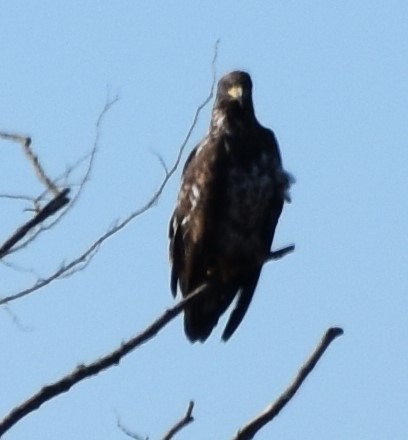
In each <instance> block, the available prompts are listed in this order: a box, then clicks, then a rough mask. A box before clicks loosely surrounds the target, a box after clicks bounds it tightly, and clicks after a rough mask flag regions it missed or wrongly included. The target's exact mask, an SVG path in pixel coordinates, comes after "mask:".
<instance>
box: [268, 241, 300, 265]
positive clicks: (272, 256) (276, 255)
mask: <svg viewBox="0 0 408 440" xmlns="http://www.w3.org/2000/svg"><path fill="white" fill-rule="evenodd" d="M294 250H295V245H294V244H291V245H289V246H286V247H284V248H281V249H278V250H277V251H272V252H270V253H269V255H268V258H267V259H266V261H270V260H280V259H281V258H283V257H284V256H285V255H287V254H290V253H292V252H293V251H294Z"/></svg>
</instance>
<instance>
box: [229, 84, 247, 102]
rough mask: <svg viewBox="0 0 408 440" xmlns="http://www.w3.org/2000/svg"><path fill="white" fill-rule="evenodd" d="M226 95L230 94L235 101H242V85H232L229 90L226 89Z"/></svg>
mask: <svg viewBox="0 0 408 440" xmlns="http://www.w3.org/2000/svg"><path fill="white" fill-rule="evenodd" d="M228 95H230V96H231V98H233V99H236V100H237V101H239V102H241V101H242V95H243V93H242V87H241V86H232V87H231V88H230V89H229V90H228Z"/></svg>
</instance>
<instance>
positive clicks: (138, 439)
mask: <svg viewBox="0 0 408 440" xmlns="http://www.w3.org/2000/svg"><path fill="white" fill-rule="evenodd" d="M116 426H117V427H118V428H119V429H120V430H121V431H122V432H123V434H125V435H127V436H128V437H130V438H133V439H134V440H149V437H145V438H143V437H142V436H141V435H139V434H136V432H133V431H131V430H130V429H129V428H127V427H126V426H125V425H124V424H123V423H122V422H121V420H120V418H119V416H118V415H116Z"/></svg>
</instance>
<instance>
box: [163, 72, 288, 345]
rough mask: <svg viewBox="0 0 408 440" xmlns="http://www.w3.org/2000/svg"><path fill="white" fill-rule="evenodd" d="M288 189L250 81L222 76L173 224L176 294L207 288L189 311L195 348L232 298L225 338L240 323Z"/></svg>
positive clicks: (186, 317) (242, 74)
mask: <svg viewBox="0 0 408 440" xmlns="http://www.w3.org/2000/svg"><path fill="white" fill-rule="evenodd" d="M289 185H290V176H289V175H288V174H287V173H286V172H285V170H284V169H283V168H282V161H281V157H280V152H279V147H278V144H277V141H276V139H275V136H274V134H273V132H272V131H271V130H268V129H266V128H264V127H262V126H261V125H260V124H259V122H258V121H257V119H256V117H255V113H254V108H253V104H252V82H251V78H250V76H249V75H248V74H247V73H245V72H231V73H229V74H227V75H225V76H224V77H223V78H221V80H220V81H219V83H218V90H217V97H216V100H215V104H214V108H213V112H212V117H211V124H210V129H209V133H208V135H207V136H206V137H205V138H204V139H203V140H202V141H201V142H200V143H199V144H198V145H197V147H196V148H195V149H194V150H193V151H192V153H191V154H190V156H189V158H188V159H187V162H186V164H185V166H184V170H183V178H182V184H181V189H180V193H179V196H178V200H177V206H176V209H175V211H174V213H173V216H172V218H171V220H170V232H169V235H170V259H171V262H172V271H171V290H172V293H173V295H174V296H176V293H177V286H178V285H179V287H180V290H181V293H182V295H183V297H185V296H187V295H188V294H189V293H190V292H192V291H193V290H194V289H196V288H197V287H199V286H201V285H203V284H206V285H207V288H206V292H205V293H204V294H203V295H200V297H199V298H198V299H197V300H195V301H193V302H192V303H191V305H190V306H189V307H187V308H186V310H185V312H184V327H185V332H186V335H187V337H188V338H189V339H190V340H191V341H192V342H194V341H196V340H200V341H205V340H206V339H207V337H208V336H209V335H210V333H211V331H212V329H213V328H214V327H215V325H216V324H217V322H218V319H219V318H220V316H221V315H222V314H223V313H224V312H225V311H226V309H227V308H228V307H229V306H230V304H231V303H232V301H233V300H234V298H235V297H237V301H236V304H235V308H234V309H233V311H232V313H231V315H230V317H229V320H228V322H227V325H226V327H225V330H224V333H223V336H222V337H223V339H224V340H227V339H228V338H229V337H230V336H231V335H232V334H233V333H234V331H235V330H236V329H237V327H238V325H239V324H240V322H241V321H242V319H243V317H244V315H245V313H246V311H247V309H248V306H249V304H250V302H251V299H252V296H253V293H254V290H255V288H256V285H257V282H258V278H259V275H260V272H261V269H262V266H263V264H264V263H265V261H266V259H267V257H268V255H269V253H270V248H271V245H272V240H273V236H274V233H275V228H276V225H277V223H278V219H279V216H280V214H281V211H282V207H283V203H284V201H285V199H286V200H288V193H287V191H288V188H289Z"/></svg>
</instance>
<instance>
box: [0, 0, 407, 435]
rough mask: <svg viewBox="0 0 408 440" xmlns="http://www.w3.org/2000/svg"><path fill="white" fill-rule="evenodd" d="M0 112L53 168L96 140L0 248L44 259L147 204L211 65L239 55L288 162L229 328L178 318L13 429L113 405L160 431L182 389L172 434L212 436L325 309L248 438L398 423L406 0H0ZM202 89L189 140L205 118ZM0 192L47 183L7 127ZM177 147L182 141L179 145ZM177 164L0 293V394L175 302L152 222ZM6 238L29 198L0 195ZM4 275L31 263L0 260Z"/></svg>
mask: <svg viewBox="0 0 408 440" xmlns="http://www.w3.org/2000/svg"><path fill="white" fill-rule="evenodd" d="M1 12H2V26H1V28H0V49H1V54H2V57H1V58H2V62H1V66H0V115H1V122H0V129H1V130H4V131H13V132H19V133H24V134H29V135H30V136H32V138H33V148H34V149H35V151H36V153H37V154H38V155H39V157H40V158H41V160H42V162H43V164H44V166H45V167H46V169H47V171H48V172H49V174H51V175H52V176H54V177H55V176H58V175H59V174H60V173H61V172H63V171H64V169H65V167H66V166H67V165H69V164H71V163H73V162H75V161H76V160H77V159H78V158H79V157H81V156H83V155H84V154H86V153H87V152H88V151H89V150H90V149H91V147H92V143H93V139H94V134H95V121H96V119H97V117H98V114H99V113H100V111H101V109H102V108H103V105H104V103H105V101H106V96H107V93H110V94H111V96H114V95H115V94H116V93H118V94H119V95H120V101H119V102H118V103H117V104H116V105H115V106H114V107H113V108H112V109H111V111H110V112H109V113H108V115H107V116H106V119H105V121H104V123H103V126H102V131H101V140H100V149H99V151H98V156H97V160H96V164H95V167H94V169H93V173H92V177H91V180H90V181H89V184H88V186H87V188H86V191H85V193H84V194H83V196H82V197H81V199H80V201H79V203H78V205H77V206H76V207H75V209H74V210H73V211H72V212H71V213H70V214H69V215H68V216H66V217H65V218H64V220H63V221H62V222H61V223H60V224H59V225H58V226H57V227H56V228H55V229H53V230H52V231H50V232H49V233H47V234H46V235H43V236H42V237H41V239H40V240H38V241H37V242H36V243H34V244H33V246H32V247H30V248H29V249H27V250H25V251H24V252H22V253H20V254H19V255H16V256H15V257H13V258H12V259H10V261H11V262H13V263H16V264H19V265H21V266H23V267H29V268H33V269H35V271H36V272H37V273H38V274H40V275H41V276H46V275H47V274H48V273H50V272H51V271H52V270H54V269H55V268H57V267H58V266H59V264H60V263H61V261H63V260H64V259H65V260H68V259H69V258H72V257H75V256H76V255H77V254H78V253H80V252H81V251H83V250H84V249H85V248H86V247H87V246H88V245H89V244H90V243H91V242H92V241H93V240H94V239H95V238H97V237H98V236H99V235H100V234H102V233H103V232H105V231H106V229H107V228H108V227H109V226H110V225H112V223H113V222H114V221H115V220H117V219H120V218H124V217H125V216H126V215H127V214H128V213H129V212H131V211H132V210H134V209H136V208H137V207H139V206H141V205H142V204H143V203H144V202H145V201H146V200H147V199H148V198H149V196H150V195H151V194H152V193H153V192H154V190H155V189H157V188H158V186H159V184H160V182H161V179H162V177H163V172H162V169H161V167H160V164H159V162H158V160H157V157H156V156H155V154H156V153H159V154H160V155H161V156H162V157H163V158H164V160H165V161H166V162H167V163H169V164H170V163H172V161H173V160H174V159H175V157H176V155H177V152H178V149H179V146H180V144H181V142H182V140H183V138H184V136H185V134H186V132H187V130H188V128H189V125H190V123H191V120H192V117H193V115H194V112H195V109H196V107H197V106H198V105H199V104H200V103H201V102H202V101H203V99H204V98H205V97H206V96H207V95H208V92H209V89H210V85H211V59H212V56H213V52H214V44H215V41H216V40H217V39H218V38H220V39H221V43H220V47H219V57H218V60H217V65H216V69H217V78H219V77H220V76H221V75H222V74H224V73H226V72H228V71H230V70H233V69H237V68H240V69H246V70H248V71H249V72H250V73H251V75H252V78H253V82H254V101H255V108H256V112H257V116H258V118H259V120H260V121H261V122H262V123H263V124H264V125H266V126H269V127H272V128H273V129H274V131H275V133H276V135H277V137H278V139H279V142H280V145H281V150H282V156H283V160H284V164H285V166H286V168H287V169H288V170H289V171H291V172H292V173H293V174H294V175H295V176H296V179H297V183H296V185H295V186H294V187H293V190H292V196H293V203H292V204H291V205H287V206H286V208H285V210H284V212H283V215H282V217H281V221H280V223H279V226H278V229H277V233H276V238H275V243H274V246H276V247H280V246H284V245H287V244H289V243H292V242H294V243H296V246H297V248H296V252H295V253H294V254H292V255H290V256H287V257H286V258H285V259H283V260H281V261H279V262H276V263H271V264H269V265H267V266H266V267H265V269H264V271H263V274H262V278H261V281H260V283H259V286H258V289H257V291H256V295H255V298H254V301H253V304H252V305H251V307H250V310H249V312H248V314H247V316H246V318H245V320H244V322H243V323H242V325H241V327H240V328H239V330H238V331H237V333H236V334H235V335H234V337H233V338H232V340H231V341H230V342H228V343H227V344H224V343H221V342H220V334H221V331H222V328H223V324H224V323H225V320H223V322H221V323H220V325H219V327H218V328H217V330H216V332H215V333H214V334H213V335H212V337H211V338H210V339H209V340H208V341H207V342H206V344H204V345H197V344H196V345H190V344H189V343H188V342H187V341H186V339H185V337H184V334H183V331H182V320H181V319H177V320H176V321H174V322H173V323H172V324H171V325H169V326H168V327H167V328H166V329H165V330H164V331H163V333H161V334H160V335H159V336H158V337H157V338H156V339H155V340H154V341H152V342H150V343H149V344H148V345H146V346H144V347H143V348H142V349H140V350H138V351H136V352H134V353H133V354H131V355H130V356H128V357H127V358H126V359H125V360H124V361H123V362H122V363H121V365H120V366H118V367H116V368H113V369H111V370H108V371H106V372H104V373H102V374H100V375H99V376H97V377H94V378H92V379H90V380H87V381H85V382H83V383H81V384H79V385H77V386H76V387H75V388H74V389H72V390H71V392H69V393H68V394H66V395H63V396H60V397H58V398H56V399H54V400H53V401H51V402H49V403H47V404H45V405H44V406H43V407H42V408H40V409H39V410H38V411H36V412H34V413H33V414H31V415H30V416H29V417H27V418H26V419H24V420H23V421H21V422H20V423H19V424H18V425H17V426H16V427H15V428H13V429H12V430H10V431H9V433H8V434H7V438H8V439H10V440H25V439H27V438H38V439H40V438H41V439H43V440H48V439H49V440H51V439H55V438H58V439H60V440H64V439H72V438H78V439H80V438H84V439H85V438H98V439H122V438H126V437H125V436H124V434H123V433H121V432H120V431H119V430H118V428H117V427H116V413H118V414H119V415H120V418H121V420H122V422H123V423H124V424H125V425H126V426H128V427H129V428H131V429H133V430H134V431H136V432H138V433H140V434H141V435H145V436H146V435H149V438H151V439H158V438H160V436H161V435H162V434H163V433H164V432H165V431H166V429H167V428H168V427H169V426H170V425H171V424H172V423H173V422H174V420H175V419H177V418H178V417H179V416H181V414H182V413H183V412H184V411H185V409H186V407H187V404H188V401H189V400H190V399H194V400H195V402H196V407H195V410H194V415H195V418H196V421H195V422H194V423H193V424H192V425H191V426H189V427H188V428H186V429H185V430H184V431H183V432H182V433H180V434H179V435H178V436H177V439H180V440H183V439H191V438H194V439H196V440H201V439H202V440H204V439H206V440H207V439H228V438H231V437H232V435H233V434H234V433H235V431H236V430H237V429H238V428H239V427H240V426H241V425H242V424H244V423H245V422H246V421H248V420H249V419H250V418H252V417H253V416H254V415H255V414H257V413H258V412H259V411H261V409H263V408H264V407H265V406H266V405H267V404H268V403H270V402H271V401H273V400H274V399H275V398H276V397H277V396H278V395H279V394H280V393H281V392H282V391H283V390H284V389H285V388H286V386H287V385H288V383H289V382H290V381H291V380H292V378H293V376H294V375H295V373H296V372H297V371H298V369H299V367H300V365H301V364H302V363H303V362H304V360H305V359H306V358H307V356H308V355H309V353H310V352H311V350H312V349H313V347H314V346H315V345H316V343H317V342H318V340H319V339H320V337H321V336H322V335H323V333H324V331H325V330H326V329H327V328H328V327H329V326H332V325H338V326H342V327H343V328H344V330H345V335H344V336H343V337H342V338H340V339H339V340H337V341H335V342H334V344H333V345H332V346H331V347H330V348H329V350H328V352H327V353H326V354H325V356H324V358H323V359H322V361H321V362H320V363H319V365H318V366H317V368H316V369H315V371H314V372H313V373H312V375H311V376H310V377H309V378H308V379H307V381H306V383H305V384H304V385H303V387H302V388H301V390H300V392H299V394H298V395H297V396H296V397H295V399H294V400H293V401H292V402H291V403H290V404H289V405H288V406H287V407H286V408H285V409H284V410H283V411H282V413H281V414H280V415H279V417H278V418H277V419H276V420H275V421H274V422H273V423H271V424H270V425H268V427H266V428H265V429H264V430H263V431H262V432H261V433H260V434H259V435H258V436H257V437H256V438H257V439H259V440H262V439H265V440H266V439H270V438H279V439H282V440H289V439H299V438H302V439H313V440H319V439H327V438H330V439H333V440H340V439H358V440H365V439H367V440H368V439H370V440H372V439H393V440H394V439H405V438H406V436H407V432H408V421H407V418H406V408H407V397H406V396H407V394H408V373H407V371H408V351H407V350H406V341H407V339H408V319H407V311H408V290H407V288H408V277H407V262H406V249H407V248H408V239H407V234H406V230H405V228H406V225H407V224H408V208H407V203H406V194H405V193H406V188H407V184H408V177H407V174H408V173H407V164H408V149H407V139H408V128H407V122H406V115H407V108H408V57H407V53H408V34H407V30H406V28H407V23H408V5H407V3H406V2H405V1H402V0H395V1H382V0H379V1H377V2H375V5H374V4H373V2H369V1H363V0H361V1H347V0H345V1H342V2H333V1H331V2H327V1H314V2H310V1H297V2H294V1H275V2H270V1H257V2H244V1H241V0H234V1H232V0H231V1H222V2H199V1H180V0H175V1H173V2H153V1H150V2H148V1H118V2H96V1H81V2H79V1H72V2H67V3H57V2H52V1H45V0H44V1H42V2H35V3H34V2H31V3H27V2H24V3H23V2H19V1H13V2H12V1H7V0H4V1H3V2H2V7H1ZM210 110H211V105H210V106H208V107H207V108H206V109H205V110H204V111H203V112H202V114H201V116H200V120H199V122H198V124H197V126H196V128H195V131H194V133H193V135H192V137H191V139H190V142H189V144H188V146H187V150H191V148H193V146H194V144H195V143H196V142H197V141H198V140H199V139H200V138H201V137H203V136H204V135H205V133H206V130H207V127H208V123H209V114H210ZM0 146H1V160H0V176H1V178H0V182H1V188H0V192H1V193H15V194H19V193H24V194H31V195H36V194H37V193H38V192H39V191H41V186H40V184H39V183H38V182H37V180H36V178H35V176H33V173H32V170H31V169H30V167H29V166H28V164H27V162H26V161H25V159H24V158H23V156H22V153H21V151H20V149H19V147H18V146H17V145H15V144H12V143H6V142H4V141H1V142H0ZM186 154H187V152H186V153H185V155H184V158H185V157H186ZM179 178H180V170H179V172H178V173H177V175H176V176H174V178H173V179H172V180H171V181H170V183H169V185H168V186H167V187H166V189H165V191H164V193H163V196H162V198H161V199H160V202H159V204H158V205H157V206H155V207H154V208H153V209H152V210H150V211H149V212H148V213H146V214H145V215H144V216H142V217H140V218H138V219H137V220H135V221H134V222H133V223H132V224H131V225H130V226H128V227H127V228H126V230H124V231H123V232H121V233H119V234H117V235H116V236H115V237H114V238H112V239H111V240H109V241H108V242H106V243H105V244H104V246H103V247H102V248H101V249H100V252H99V254H98V255H97V256H96V257H95V258H94V260H93V261H92V263H91V264H90V266H89V267H88V268H87V269H86V271H83V272H80V273H78V274H76V275H75V276H73V277H72V278H69V279H66V280H62V281H58V282H55V283H54V284H52V285H51V286H49V287H47V288H44V289H43V290H40V291H38V292H36V293H33V294H32V295H30V296H28V297H26V298H24V299H21V300H19V301H16V302H14V303H12V304H10V307H11V310H12V311H13V313H14V314H15V315H16V316H17V317H18V319H19V321H20V324H21V325H22V326H23V327H24V329H20V328H18V327H17V326H16V324H15V323H14V322H13V320H12V319H11V318H10V315H9V313H7V311H2V312H1V313H0V346H1V347H2V361H1V363H0V389H1V390H2V392H1V399H0V414H1V416H0V417H2V416H3V415H5V414H6V413H7V412H8V411H9V410H10V409H11V408H12V407H14V406H15V405H16V404H18V403H20V402H21V401H22V400H24V399H25V398H27V397H29V396H30V395H31V394H33V393H34V392H36V391H37V390H38V389H40V388H41V387H42V386H43V385H44V384H47V383H50V382H52V381H54V380H56V379H58V378H59V377H60V376H61V375H63V374H65V373H67V372H69V371H71V370H72V369H73V368H74V367H75V366H76V365H77V364H79V363H82V362H90V361H92V360H93V359H95V358H97V357H99V356H101V355H103V354H104V353H106V352H108V351H109V350H110V349H113V348H114V347H116V346H117V345H118V344H119V343H120V342H121V341H122V340H124V339H126V338H128V337H130V336H131V335H133V334H134V333H136V332H137V331H138V330H140V329H142V328H143V327H144V326H146V325H147V324H148V323H149V322H150V321H152V320H153V319H154V318H155V317H156V316H157V315H158V314H159V313H161V311H163V310H164V309H165V308H166V307H168V306H170V305H171V304H173V300H172V298H171V295H170V291H169V287H168V281H169V266H168V257H167V246H168V243H167V223H168V219H169V217H170V215H171V212H172V209H173V206H174V203H175V199H176V195H177V190H178V185H179ZM0 204H1V211H0V212H1V218H2V228H1V236H2V237H3V238H6V237H7V236H8V235H9V234H10V232H11V231H12V229H13V227H16V226H17V225H19V224H21V223H22V222H23V221H24V220H25V219H27V218H28V216H29V214H27V212H25V211H24V208H26V207H27V206H26V205H25V204H24V203H20V202H10V201H5V200H4V199H0ZM0 273H1V279H2V283H1V284H2V285H1V291H0V295H1V296H5V295H7V294H9V293H12V292H15V291H18V290H19V289H21V288H24V287H25V286H27V285H30V284H31V283H32V282H33V281H35V278H33V276H32V275H31V274H29V273H19V272H15V271H12V270H10V269H8V268H6V267H5V266H0Z"/></svg>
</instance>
